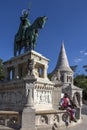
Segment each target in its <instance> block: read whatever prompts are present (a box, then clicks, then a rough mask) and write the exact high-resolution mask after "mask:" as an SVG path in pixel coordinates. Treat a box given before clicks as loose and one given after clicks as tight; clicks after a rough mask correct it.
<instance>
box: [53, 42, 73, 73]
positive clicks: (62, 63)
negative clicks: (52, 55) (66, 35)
mask: <svg viewBox="0 0 87 130" xmlns="http://www.w3.org/2000/svg"><path fill="white" fill-rule="evenodd" d="M55 70H60V71H70V72H72V70H71V68H70V66H69V62H68V59H67V55H66V51H65V47H64V42H62V45H61V49H60V53H59V57H58V62H57V65H56V68H55Z"/></svg>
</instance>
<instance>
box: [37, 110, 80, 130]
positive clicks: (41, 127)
mask: <svg viewBox="0 0 87 130" xmlns="http://www.w3.org/2000/svg"><path fill="white" fill-rule="evenodd" d="M76 119H77V123H78V121H79V120H80V109H78V110H77V113H76ZM67 122H68V124H67ZM77 123H74V122H71V121H70V115H69V113H68V112H67V111H66V110H48V111H47V110H43V111H36V116H35V125H36V130H58V129H59V128H60V127H65V126H67V125H70V126H72V125H73V124H77Z"/></svg>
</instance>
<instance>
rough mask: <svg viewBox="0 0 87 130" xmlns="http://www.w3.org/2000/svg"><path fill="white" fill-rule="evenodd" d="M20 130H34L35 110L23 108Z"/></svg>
mask: <svg viewBox="0 0 87 130" xmlns="http://www.w3.org/2000/svg"><path fill="white" fill-rule="evenodd" d="M21 124H22V126H21V130H35V109H33V108H31V107H25V108H24V110H23V112H22V123H21Z"/></svg>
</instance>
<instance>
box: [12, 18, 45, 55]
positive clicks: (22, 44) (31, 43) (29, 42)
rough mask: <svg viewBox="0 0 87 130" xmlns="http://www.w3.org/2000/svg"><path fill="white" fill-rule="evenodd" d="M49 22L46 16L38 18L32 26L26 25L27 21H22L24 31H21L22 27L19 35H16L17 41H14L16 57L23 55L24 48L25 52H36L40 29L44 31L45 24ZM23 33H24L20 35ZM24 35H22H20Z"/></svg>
mask: <svg viewBox="0 0 87 130" xmlns="http://www.w3.org/2000/svg"><path fill="white" fill-rule="evenodd" d="M46 20H47V17H46V16H42V17H38V18H37V19H36V20H35V21H34V22H33V24H32V25H29V24H27V23H26V21H25V20H24V21H23V20H22V22H23V24H24V27H22V28H23V29H24V32H23V31H20V30H21V29H20V27H19V31H18V33H17V34H16V35H15V39H14V56H16V55H17V53H18V54H20V53H21V50H22V48H24V51H25V52H26V51H30V50H34V49H35V46H36V40H37V37H38V31H39V29H42V28H43V27H44V24H45V22H46ZM20 32H22V33H20ZM19 34H22V35H19Z"/></svg>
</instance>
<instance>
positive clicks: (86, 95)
mask: <svg viewBox="0 0 87 130" xmlns="http://www.w3.org/2000/svg"><path fill="white" fill-rule="evenodd" d="M74 84H75V85H76V86H78V87H80V88H82V89H83V99H85V100H87V76H86V75H83V74H82V75H78V76H77V77H75V79H74Z"/></svg>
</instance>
